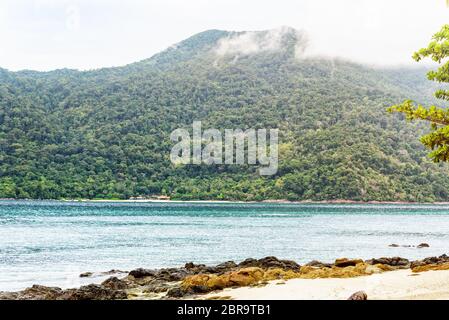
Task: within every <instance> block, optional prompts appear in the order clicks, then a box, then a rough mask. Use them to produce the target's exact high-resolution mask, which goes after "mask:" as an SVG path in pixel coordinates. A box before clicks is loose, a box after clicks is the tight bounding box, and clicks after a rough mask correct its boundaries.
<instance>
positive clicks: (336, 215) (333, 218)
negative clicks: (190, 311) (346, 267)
mask: <svg viewBox="0 0 449 320" xmlns="http://www.w3.org/2000/svg"><path fill="white" fill-rule="evenodd" d="M422 242H426V243H428V244H430V248H423V249H417V248H405V247H399V248H392V247H389V245H390V244H392V243H396V244H400V245H417V244H419V243H422ZM443 253H449V206H447V205H403V204H398V205H371V204H369V205H368V204H367V205H358V204H338V205H334V204H265V203H245V204H243V203H124V202H107V203H105V202H58V201H6V200H5V201H0V291H14V290H20V289H24V288H26V287H29V286H31V285H32V284H43V285H52V286H60V287H76V286H79V285H82V284H85V283H87V282H88V283H91V282H95V281H97V282H98V281H101V280H103V279H104V278H105V277H104V276H102V277H100V276H98V277H94V279H84V278H80V277H79V274H80V273H82V272H86V271H90V272H102V271H108V270H110V269H120V270H124V271H129V270H132V269H133V268H138V267H145V268H161V267H177V266H183V265H184V264H185V263H186V262H189V261H193V262H195V263H205V264H217V263H221V262H224V261H228V260H234V261H237V262H238V261H241V260H243V259H246V258H248V257H253V258H262V257H265V256H277V257H278V258H283V259H293V260H295V261H297V262H299V263H306V262H309V261H311V260H321V261H324V262H331V261H333V260H334V259H335V258H339V257H352V258H372V257H383V256H388V257H392V256H402V257H405V258H409V259H417V258H424V257H428V256H433V255H441V254H443Z"/></svg>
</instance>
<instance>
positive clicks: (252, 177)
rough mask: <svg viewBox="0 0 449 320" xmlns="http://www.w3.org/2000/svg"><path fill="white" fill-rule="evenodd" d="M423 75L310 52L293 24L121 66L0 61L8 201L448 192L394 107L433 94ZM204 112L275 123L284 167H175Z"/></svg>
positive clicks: (212, 118)
mask: <svg viewBox="0 0 449 320" xmlns="http://www.w3.org/2000/svg"><path fill="white" fill-rule="evenodd" d="M304 50H305V51H304ZM425 73H426V71H425V70H424V69H418V68H409V69H407V68H398V69H380V68H371V67H366V66H362V65H358V64H355V63H351V62H348V61H344V60H339V59H327V58H317V57H307V50H306V40H305V37H304V35H303V34H302V33H301V32H298V31H295V30H293V29H289V28H281V29H278V30H271V31H262V32H240V33H236V32H226V31H218V30H210V31H206V32H203V33H200V34H197V35H195V36H193V37H191V38H189V39H187V40H185V41H183V42H181V43H179V44H177V45H175V46H173V47H171V48H169V49H167V50H166V51H163V52H161V53H159V54H157V55H155V56H153V57H152V58H150V59H147V60H144V61H140V62H137V63H134V64H130V65H127V66H124V67H118V68H107V69H99V70H93V71H84V72H81V71H76V70H56V71H52V72H34V71H20V72H9V71H7V70H3V69H0V197H4V198H58V199H59V198H129V197H131V196H139V195H144V196H146V195H152V194H166V195H170V196H171V197H172V199H220V200H222V199H228V200H263V199H290V200H306V199H310V200H332V199H352V200H396V201H400V200H409V201H437V200H446V201H447V200H449V170H448V167H447V165H445V164H434V163H432V162H431V161H429V160H428V158H427V156H426V154H427V151H426V150H424V149H423V147H422V146H421V144H420V143H419V141H418V138H417V137H418V136H419V133H420V131H421V129H420V127H419V126H417V125H411V124H406V122H405V121H404V120H403V119H402V118H401V117H400V116H399V115H397V116H392V115H390V114H387V113H386V111H385V109H386V107H388V106H390V105H391V104H394V103H398V102H401V101H402V100H403V99H404V98H405V97H407V98H410V97H414V98H415V99H416V100H417V101H419V102H423V103H424V102H429V101H432V92H433V89H434V88H433V87H432V84H431V83H429V82H428V81H427V80H426V76H425ZM196 120H201V121H202V122H203V128H207V127H213V128H217V129H225V128H231V129H234V128H242V129H248V128H279V129H280V131H279V134H280V155H279V157H280V163H279V170H278V173H277V174H276V175H274V176H269V177H261V176H259V174H258V172H257V170H256V169H257V167H255V166H236V165H214V166H207V165H202V166H193V165H192V166H174V165H172V164H171V162H170V159H169V154H170V149H171V147H172V146H173V142H171V141H170V132H171V131H172V130H174V129H176V128H179V127H183V128H191V125H192V122H193V121H196Z"/></svg>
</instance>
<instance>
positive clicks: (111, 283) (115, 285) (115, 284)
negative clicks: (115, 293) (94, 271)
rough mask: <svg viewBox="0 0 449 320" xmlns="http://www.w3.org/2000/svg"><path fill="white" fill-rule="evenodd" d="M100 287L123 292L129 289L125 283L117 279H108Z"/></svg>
mask: <svg viewBox="0 0 449 320" xmlns="http://www.w3.org/2000/svg"><path fill="white" fill-rule="evenodd" d="M101 285H102V286H104V287H106V288H109V289H114V290H125V289H127V288H128V287H129V285H128V283H127V282H126V281H124V280H120V279H119V278H117V277H110V278H109V279H106V280H105V281H103V282H102V284H101Z"/></svg>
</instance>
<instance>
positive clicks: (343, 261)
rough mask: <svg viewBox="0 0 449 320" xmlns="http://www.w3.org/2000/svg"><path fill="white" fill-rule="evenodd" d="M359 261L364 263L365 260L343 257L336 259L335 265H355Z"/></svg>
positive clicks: (342, 266)
mask: <svg viewBox="0 0 449 320" xmlns="http://www.w3.org/2000/svg"><path fill="white" fill-rule="evenodd" d="M359 263H363V260H361V259H347V258H341V259H337V260H335V263H334V265H335V266H336V267H338V268H346V267H355V266H356V265H357V264H359Z"/></svg>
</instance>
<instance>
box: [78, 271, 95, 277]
mask: <svg viewBox="0 0 449 320" xmlns="http://www.w3.org/2000/svg"><path fill="white" fill-rule="evenodd" d="M92 275H93V273H92V272H84V273H81V274H80V278H88V277H92Z"/></svg>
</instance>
